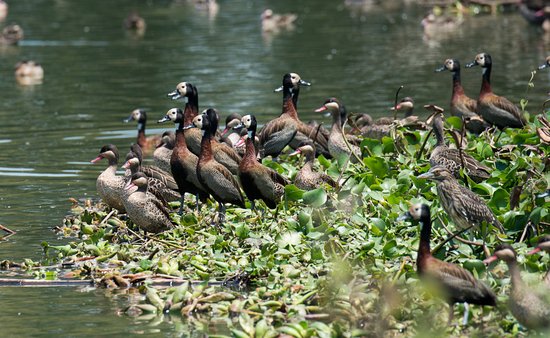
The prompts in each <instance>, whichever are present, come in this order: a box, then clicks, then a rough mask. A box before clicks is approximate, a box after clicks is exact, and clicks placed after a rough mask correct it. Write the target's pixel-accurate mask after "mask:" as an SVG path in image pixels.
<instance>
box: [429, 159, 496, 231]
mask: <svg viewBox="0 0 550 338" xmlns="http://www.w3.org/2000/svg"><path fill="white" fill-rule="evenodd" d="M418 178H425V179H429V180H433V181H435V183H436V188H437V196H438V197H439V203H440V204H441V206H442V207H443V209H444V210H445V212H446V213H447V214H448V215H449V217H450V218H451V220H452V221H453V223H455V225H456V226H458V227H459V228H461V229H470V228H472V227H475V228H477V229H480V228H481V225H482V224H483V222H486V223H487V224H488V225H493V226H495V227H496V228H498V229H499V230H500V231H502V232H503V233H504V232H505V231H504V228H503V227H502V224H500V222H499V221H498V220H497V218H496V217H495V215H494V214H493V212H492V211H491V209H489V207H488V206H487V203H485V201H484V200H483V199H482V198H481V197H479V196H478V195H476V194H475V193H474V192H472V191H471V190H469V189H467V188H465V187H463V186H461V185H460V184H459V183H458V181H457V180H456V178H455V177H454V176H453V174H452V173H451V172H450V171H449V169H447V168H446V167H443V166H441V165H437V166H435V167H432V168H430V170H429V171H428V172H426V173H424V174H422V175H420V176H418Z"/></svg>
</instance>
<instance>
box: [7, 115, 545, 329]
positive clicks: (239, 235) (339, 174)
mask: <svg viewBox="0 0 550 338" xmlns="http://www.w3.org/2000/svg"><path fill="white" fill-rule="evenodd" d="M445 124H446V127H447V129H451V130H453V129H455V130H458V131H460V130H461V121H460V120H459V119H457V118H456V117H450V118H447V119H446V120H445ZM537 127H540V122H538V121H535V122H533V123H530V124H529V125H528V126H526V127H525V128H523V129H505V130H504V131H502V132H500V131H494V130H489V131H486V132H484V133H482V134H481V135H479V136H474V135H465V138H466V141H467V147H466V148H464V149H463V150H464V151H466V152H468V153H469V154H471V155H472V156H473V157H474V158H476V159H477V160H479V161H482V162H483V163H484V164H485V165H487V166H489V167H490V168H492V171H491V176H490V178H488V179H487V180H485V181H483V182H480V183H476V182H474V181H473V180H471V179H470V178H469V177H468V176H467V175H466V174H465V173H462V176H461V181H462V182H464V183H462V184H466V185H467V186H468V187H469V188H470V189H471V190H472V191H474V192H475V193H477V194H478V195H479V196H481V197H482V198H483V199H484V200H485V201H486V202H487V204H488V205H489V207H490V209H491V210H492V212H493V213H494V214H495V216H496V217H497V218H498V220H499V221H500V223H502V225H503V227H504V229H505V233H504V234H500V233H498V232H487V235H486V237H485V238H483V240H484V241H485V243H486V244H487V246H488V247H494V246H495V245H496V244H498V243H501V242H508V243H514V247H515V249H516V251H517V252H518V253H519V255H520V256H523V254H525V253H526V252H527V250H528V248H529V247H530V246H531V243H533V244H534V243H536V242H533V240H534V239H535V237H537V236H539V235H540V234H543V233H545V232H547V228H548V225H549V224H550V216H549V215H548V210H549V206H550V200H549V199H548V198H547V197H540V195H539V194H540V193H542V192H544V191H546V190H547V189H548V185H549V181H550V177H549V175H548V166H549V161H548V154H549V152H550V151H549V149H548V146H547V145H544V144H542V143H541V142H540V140H539V136H538V135H537V132H536V128H537ZM392 136H393V137H384V138H382V139H381V140H374V139H365V140H364V141H363V142H362V143H361V148H362V154H368V155H366V157H364V158H362V161H361V162H360V163H347V162H346V161H345V160H343V161H336V160H328V159H326V158H324V157H323V156H322V155H321V156H319V157H318V162H319V165H320V167H321V169H322V170H324V171H325V172H326V173H327V174H329V175H330V176H331V177H332V178H334V179H335V180H338V181H339V183H340V186H339V187H338V188H332V187H330V186H328V185H326V186H320V187H318V188H317V189H315V190H312V191H302V190H300V189H298V188H297V187H296V186H294V185H292V184H291V185H287V186H286V187H285V194H284V198H283V200H282V202H281V203H280V205H279V206H278V208H277V209H276V210H265V211H262V210H255V211H251V210H249V209H241V208H229V209H228V210H227V218H226V222H225V223H224V224H223V225H221V226H220V227H214V226H211V221H212V217H214V216H213V215H214V214H215V212H214V210H215V205H214V204H207V205H205V206H202V212H201V213H200V214H199V215H197V213H196V212H195V204H194V199H189V200H186V206H184V208H185V209H186V210H187V211H186V212H184V213H183V214H182V215H181V216H179V215H178V213H177V212H176V211H177V208H178V207H179V205H178V204H179V203H175V204H176V205H174V212H173V213H172V214H171V216H172V219H173V220H174V221H175V222H176V223H177V224H178V225H177V226H176V227H175V228H173V229H171V230H168V231H165V232H163V233H160V234H155V235H152V234H147V233H144V232H142V231H140V230H139V229H138V228H136V227H135V226H134V225H133V224H131V222H130V221H126V220H125V219H124V218H123V217H120V216H118V215H117V214H116V213H112V212H110V211H109V210H108V209H106V208H105V207H104V206H103V205H101V204H94V203H93V202H91V201H89V200H86V201H75V203H74V205H73V207H72V209H71V214H70V215H68V216H67V217H66V218H65V219H64V220H63V223H62V224H61V225H60V226H58V227H57V228H56V230H57V231H58V232H59V234H60V235H62V236H65V237H67V238H69V243H68V244H66V245H62V246H52V245H49V244H48V243H43V247H44V251H45V256H44V261H43V262H31V261H26V262H25V263H23V264H19V266H22V267H23V268H26V269H28V271H29V272H35V271H42V272H44V271H46V270H48V269H46V268H43V266H45V265H48V266H50V267H51V266H54V269H53V270H54V271H56V272H57V275H58V276H60V275H63V276H70V277H72V278H75V279H90V280H93V283H94V284H95V285H96V286H103V287H106V288H109V289H111V288H112V289H115V288H117V289H118V288H123V289H127V288H132V290H136V289H133V288H134V287H135V288H137V291H138V292H137V293H136V294H137V295H139V297H138V296H136V297H128V300H127V304H126V305H125V306H124V307H123V308H121V309H120V313H122V314H124V315H126V316H130V317H135V318H140V319H143V320H148V321H151V323H154V322H156V321H159V320H162V318H163V316H166V315H168V314H170V315H171V316H172V317H179V318H182V319H185V321H184V322H185V325H182V326H181V327H182V332H189V331H198V332H204V333H207V334H209V335H210V336H234V337H277V336H282V337H288V336H290V337H316V336H319V337H334V336H346V337H355V336H357V337H358V336H380V335H386V334H389V335H399V336H402V335H404V336H416V335H419V334H423V333H427V332H431V333H432V334H433V333H434V332H435V333H436V334H453V335H454V334H460V335H465V336H472V335H478V336H506V335H514V334H517V332H518V331H519V330H523V328H521V327H520V326H519V325H518V324H517V322H516V321H515V320H514V318H513V317H512V315H511V314H509V313H508V311H507V310H506V309H505V306H499V307H498V308H496V309H493V310H491V309H489V308H483V307H476V308H472V309H470V313H471V316H470V319H469V321H468V323H467V325H465V326H461V325H459V326H447V323H446V316H447V308H446V306H447V305H446V304H445V303H444V302H443V301H442V300H440V299H439V298H438V297H434V292H433V291H434V290H430V289H427V288H424V287H422V285H421V283H420V282H419V279H418V277H417V274H416V272H415V271H416V265H415V259H416V256H417V248H418V241H419V232H420V228H419V227H418V226H417V225H416V224H410V223H406V222H398V221H397V220H396V219H397V218H398V216H399V215H401V214H402V213H404V212H405V211H406V210H407V209H408V207H409V205H410V203H413V202H415V203H416V202H422V203H426V204H429V205H430V209H431V211H432V215H433V216H432V217H433V219H432V221H433V229H432V248H433V250H432V253H433V255H434V256H435V257H437V258H438V259H441V260H445V261H448V262H453V263H455V264H458V265H461V266H463V267H464V268H466V269H468V270H469V271H470V272H472V274H473V275H474V276H475V277H476V278H478V279H482V280H484V281H485V282H486V283H487V284H488V285H490V286H491V287H492V288H493V290H494V291H495V293H496V294H497V295H498V298H499V303H502V304H503V302H504V301H505V300H506V298H507V297H506V293H507V292H506V290H507V289H509V288H510V282H509V280H507V279H504V280H503V279H502V276H503V270H505V269H501V268H499V269H496V270H493V271H492V272H491V273H487V272H486V270H485V267H484V265H483V263H482V260H483V259H485V258H486V257H485V255H484V252H483V250H482V248H481V247H479V246H475V245H472V242H477V241H481V240H482V238H479V237H476V236H477V235H476V234H473V233H472V234H464V235H462V234H461V235H460V236H459V237H461V238H462V237H464V238H463V239H464V240H463V241H460V240H458V239H457V238H451V239H448V237H449V236H451V233H452V232H455V231H457V230H459V229H458V228H457V227H456V226H455V225H454V224H453V223H452V222H451V221H450V218H449V217H448V215H446V214H445V213H444V212H443V209H442V208H441V205H440V203H439V200H438V197H437V193H436V189H435V185H434V184H433V183H431V182H429V181H427V180H424V179H420V178H417V176H418V175H420V174H422V173H424V172H426V171H428V169H429V168H430V166H429V161H428V159H429V154H430V151H431V149H432V148H433V146H434V145H435V139H433V138H431V137H430V138H429V139H428V140H427V143H426V145H424V142H425V141H426V138H428V137H429V136H428V132H426V131H421V130H408V129H405V128H402V127H396V128H395V129H394V130H393V132H392ZM453 142H454V141H453V140H452V139H449V140H447V143H453ZM299 161H300V159H298V158H296V157H285V156H284V155H281V157H280V160H279V161H277V162H273V161H270V160H265V159H264V161H263V163H264V164H265V165H267V166H269V167H271V168H273V169H275V170H277V171H278V172H279V173H281V174H282V175H284V176H286V177H289V178H292V177H293V176H294V175H295V174H296V172H297V169H298V168H299V166H300V162H299ZM540 257H541V256H540V255H533V256H528V257H525V258H524V259H523V261H520V262H521V263H522V264H523V265H524V267H525V268H526V269H527V271H528V273H529V276H530V278H529V279H530V280H531V281H536V280H537V279H539V278H542V274H541V273H542V272H543V271H546V270H547V266H548V257H543V258H542V259H541V258H540ZM10 263H11V262H4V263H3V265H2V266H3V267H6V268H7V267H9V266H10ZM49 270H51V268H50V269H49ZM462 310H463V309H462V305H460V306H456V311H457V312H458V311H460V313H461V312H462ZM213 323H215V324H213Z"/></svg>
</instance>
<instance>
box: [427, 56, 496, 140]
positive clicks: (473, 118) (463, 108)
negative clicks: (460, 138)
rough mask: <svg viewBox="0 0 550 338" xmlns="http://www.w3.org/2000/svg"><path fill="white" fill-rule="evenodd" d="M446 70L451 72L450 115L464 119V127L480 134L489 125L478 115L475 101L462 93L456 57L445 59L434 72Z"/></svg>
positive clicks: (458, 63) (458, 64)
mask: <svg viewBox="0 0 550 338" xmlns="http://www.w3.org/2000/svg"><path fill="white" fill-rule="evenodd" d="M445 70H448V71H450V72H451V74H453V91H452V94H451V115H453V116H458V117H460V118H461V119H463V120H464V124H465V127H466V129H467V130H468V131H470V132H471V133H474V134H480V133H481V132H482V131H484V130H485V129H487V128H488V127H489V126H490V125H489V124H488V123H487V122H485V120H483V118H482V117H481V116H479V115H478V114H477V113H476V111H477V101H476V100H474V99H472V98H470V97H468V96H467V95H466V94H465V93H464V88H463V87H462V82H461V80H460V62H459V61H458V60H457V59H447V60H445V63H444V64H443V66H441V67H440V68H437V69H436V70H435V71H436V72H443V71H445Z"/></svg>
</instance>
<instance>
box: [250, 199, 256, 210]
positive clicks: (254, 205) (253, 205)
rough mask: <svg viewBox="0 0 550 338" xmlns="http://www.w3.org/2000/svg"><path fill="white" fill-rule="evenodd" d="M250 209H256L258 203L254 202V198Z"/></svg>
mask: <svg viewBox="0 0 550 338" xmlns="http://www.w3.org/2000/svg"><path fill="white" fill-rule="evenodd" d="M250 210H252V211H254V210H256V203H254V200H251V201H250Z"/></svg>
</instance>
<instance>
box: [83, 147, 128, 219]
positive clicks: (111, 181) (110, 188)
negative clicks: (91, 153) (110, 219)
mask: <svg viewBox="0 0 550 338" xmlns="http://www.w3.org/2000/svg"><path fill="white" fill-rule="evenodd" d="M104 158H105V159H107V161H108V164H109V166H108V167H107V169H105V170H104V171H103V172H102V173H101V174H100V175H99V176H98V177H97V181H96V188H97V193H98V194H99V197H101V200H102V201H103V202H104V203H105V204H107V205H108V206H109V207H111V208H113V209H117V210H118V212H119V213H125V212H126V209H125V208H124V203H123V201H124V198H125V192H124V185H125V184H126V182H125V180H124V177H123V176H118V175H117V174H116V170H117V166H118V158H119V154H118V149H117V147H116V146H115V145H113V144H107V145H105V146H103V147H102V148H101V150H100V151H99V156H97V157H96V158H94V159H93V160H92V161H91V162H92V163H96V162H98V161H101V160H102V159H104Z"/></svg>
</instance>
